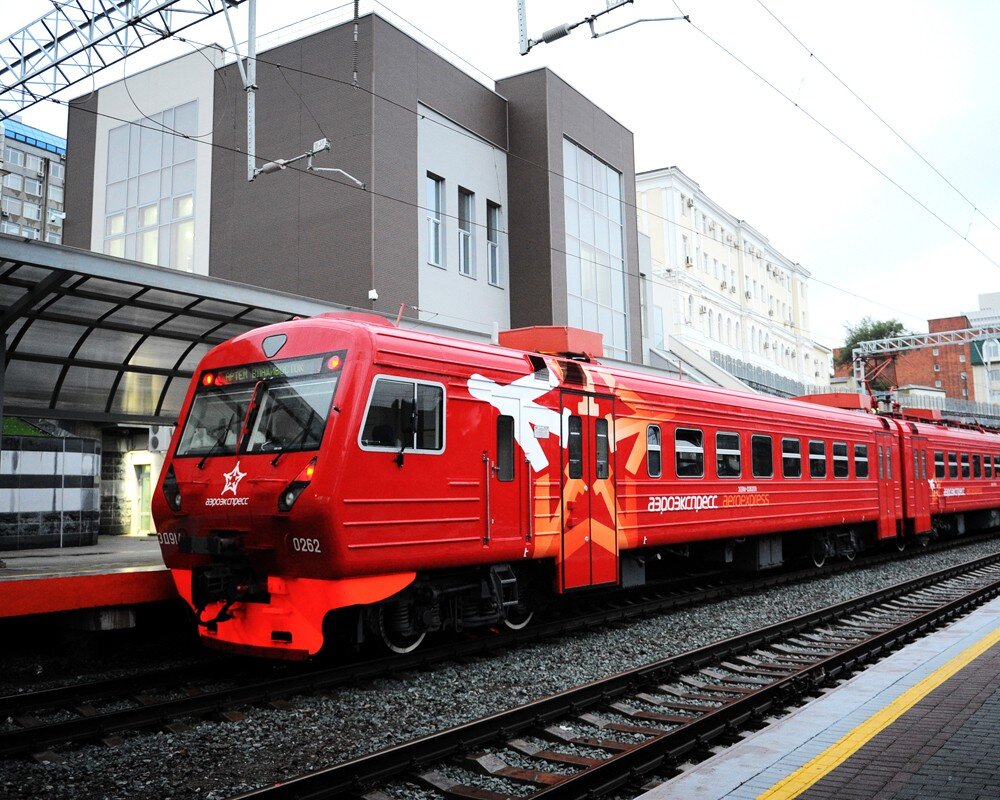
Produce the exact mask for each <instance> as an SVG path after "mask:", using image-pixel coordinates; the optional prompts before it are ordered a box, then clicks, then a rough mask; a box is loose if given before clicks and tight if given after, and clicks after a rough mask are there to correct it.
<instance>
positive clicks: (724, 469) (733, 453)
mask: <svg viewBox="0 0 1000 800" xmlns="http://www.w3.org/2000/svg"><path fill="white" fill-rule="evenodd" d="M715 473H716V475H718V476H719V477H720V478H738V477H740V475H741V474H742V473H743V466H742V464H741V463H740V435H739V434H738V433H717V434H715Z"/></svg>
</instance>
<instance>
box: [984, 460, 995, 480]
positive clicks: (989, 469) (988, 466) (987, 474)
mask: <svg viewBox="0 0 1000 800" xmlns="http://www.w3.org/2000/svg"><path fill="white" fill-rule="evenodd" d="M983 477H984V478H992V477H993V459H992V458H990V457H989V456H983Z"/></svg>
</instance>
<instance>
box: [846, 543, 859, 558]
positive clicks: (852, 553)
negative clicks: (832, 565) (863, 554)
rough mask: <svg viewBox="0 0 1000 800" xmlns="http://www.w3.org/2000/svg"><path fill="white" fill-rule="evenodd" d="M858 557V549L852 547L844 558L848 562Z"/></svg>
mask: <svg viewBox="0 0 1000 800" xmlns="http://www.w3.org/2000/svg"><path fill="white" fill-rule="evenodd" d="M857 557H858V548H856V547H855V546H854V545H851V546H850V548H848V550H847V551H846V552H845V553H844V558H846V559H847V560H848V561H853V560H854V559H856V558H857Z"/></svg>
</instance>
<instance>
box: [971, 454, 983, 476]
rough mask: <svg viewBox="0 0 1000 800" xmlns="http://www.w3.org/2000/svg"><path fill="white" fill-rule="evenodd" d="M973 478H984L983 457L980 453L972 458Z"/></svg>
mask: <svg viewBox="0 0 1000 800" xmlns="http://www.w3.org/2000/svg"><path fill="white" fill-rule="evenodd" d="M972 477H973V478H981V477H983V465H982V457H981V456H980V455H979V454H978V453H975V454H973V456H972Z"/></svg>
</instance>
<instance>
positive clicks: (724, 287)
mask: <svg viewBox="0 0 1000 800" xmlns="http://www.w3.org/2000/svg"><path fill="white" fill-rule="evenodd" d="M720 288H721V289H722V291H726V289H728V288H729V284H728V283H726V282H725V281H723V282H722V286H721V287H720Z"/></svg>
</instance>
